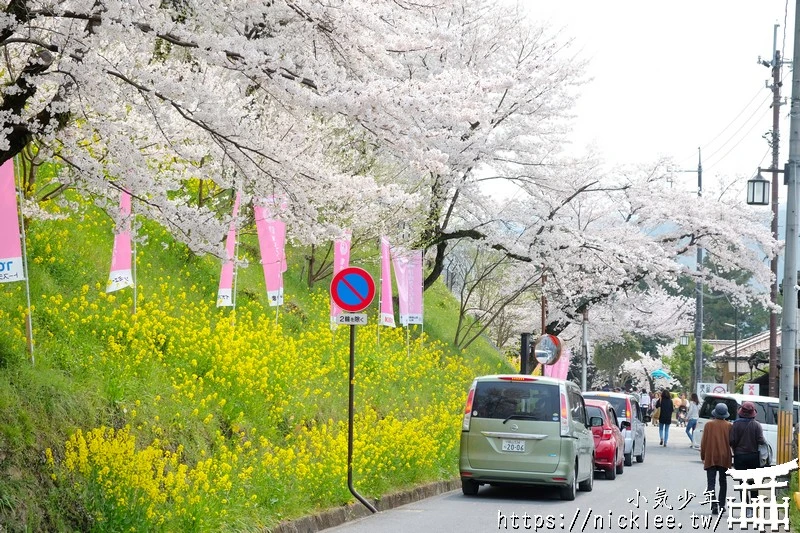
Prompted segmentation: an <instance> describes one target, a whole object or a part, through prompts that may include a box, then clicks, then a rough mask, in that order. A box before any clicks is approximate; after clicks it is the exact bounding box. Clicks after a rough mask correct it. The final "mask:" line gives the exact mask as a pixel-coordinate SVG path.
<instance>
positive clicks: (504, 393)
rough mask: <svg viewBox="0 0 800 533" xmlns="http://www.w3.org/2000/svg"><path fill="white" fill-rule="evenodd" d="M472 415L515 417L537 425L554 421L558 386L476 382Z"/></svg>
mask: <svg viewBox="0 0 800 533" xmlns="http://www.w3.org/2000/svg"><path fill="white" fill-rule="evenodd" d="M472 416H473V417H477V418H499V419H502V420H505V419H507V418H508V417H509V416H519V417H524V418H525V419H529V420H535V421H540V422H558V421H559V414H558V386H557V385H554V384H551V383H531V382H519V381H511V382H479V383H478V385H477V387H476V388H475V400H474V402H473V404H472Z"/></svg>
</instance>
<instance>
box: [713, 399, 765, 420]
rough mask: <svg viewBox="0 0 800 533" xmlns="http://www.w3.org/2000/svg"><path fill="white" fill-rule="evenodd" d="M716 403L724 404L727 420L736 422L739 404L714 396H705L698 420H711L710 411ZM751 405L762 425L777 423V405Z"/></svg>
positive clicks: (757, 403)
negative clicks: (726, 410)
mask: <svg viewBox="0 0 800 533" xmlns="http://www.w3.org/2000/svg"><path fill="white" fill-rule="evenodd" d="M718 403H724V404H725V405H727V406H728V413H729V414H730V416H729V417H728V420H736V419H737V418H739V416H738V415H737V414H736V412H737V411H738V410H739V404H738V403H737V402H736V400H734V399H732V398H718V397H716V396H706V397H705V398H704V399H703V405H701V406H700V418H711V411H713V410H714V407H716V406H717V404H718ZM753 405H755V406H756V420H758V421H759V422H761V423H762V424H777V423H778V422H777V420H778V418H777V417H778V406H777V405H773V404H769V403H762V402H753Z"/></svg>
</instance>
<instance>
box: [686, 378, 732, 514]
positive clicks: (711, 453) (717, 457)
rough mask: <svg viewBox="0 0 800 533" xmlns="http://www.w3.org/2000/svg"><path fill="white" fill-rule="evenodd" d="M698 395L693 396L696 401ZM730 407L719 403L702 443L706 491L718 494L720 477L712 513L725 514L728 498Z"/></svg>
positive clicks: (701, 457)
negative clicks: (727, 472)
mask: <svg viewBox="0 0 800 533" xmlns="http://www.w3.org/2000/svg"><path fill="white" fill-rule="evenodd" d="M695 396H696V395H695V394H693V395H692V399H694V397H695ZM728 416H730V413H729V412H728V406H727V405H725V404H724V403H722V402H720V403H718V404H717V405H716V406H715V407H714V409H713V410H712V411H711V417H712V420H709V421H708V422H707V423H706V425H705V428H704V429H703V438H702V439H701V441H700V460H701V461H703V468H704V469H705V471H706V482H707V483H706V491H708V492H711V493H712V494H716V493H715V491H714V489H715V488H716V484H717V481H716V478H717V477H719V493H718V494H716V495H717V496H719V499H717V498H716V497H712V498H711V500H712V503H711V513H712V514H718V513H724V512H725V502H726V501H727V500H726V498H727V496H728V478H727V477H725V472H726V471H727V470H728V469H729V468H730V467H731V459H732V455H731V446H730V434H731V423H730V422H728V420H727V419H728Z"/></svg>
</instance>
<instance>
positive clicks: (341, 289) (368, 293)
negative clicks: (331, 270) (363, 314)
mask: <svg viewBox="0 0 800 533" xmlns="http://www.w3.org/2000/svg"><path fill="white" fill-rule="evenodd" d="M331 298H332V299H333V303H335V304H336V305H338V306H339V307H340V308H341V309H342V310H343V311H347V312H349V313H357V312H359V311H363V310H364V309H366V308H367V307H368V306H369V304H370V303H371V302H372V299H373V298H375V281H374V280H373V279H372V276H370V275H369V272H367V271H366V270H364V269H363V268H358V267H348V268H343V269H342V270H340V271H339V273H338V274H336V275H335V276H334V277H333V281H331Z"/></svg>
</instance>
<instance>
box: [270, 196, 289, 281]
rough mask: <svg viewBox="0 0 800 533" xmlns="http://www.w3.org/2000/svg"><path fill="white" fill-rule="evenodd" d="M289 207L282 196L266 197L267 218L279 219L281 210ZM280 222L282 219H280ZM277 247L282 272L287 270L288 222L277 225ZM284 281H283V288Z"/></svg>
mask: <svg viewBox="0 0 800 533" xmlns="http://www.w3.org/2000/svg"><path fill="white" fill-rule="evenodd" d="M287 207H288V204H287V203H286V199H285V198H283V197H282V196H276V195H274V194H273V195H271V196H267V197H266V198H265V199H264V216H265V217H266V219H267V220H277V217H278V215H279V214H280V213H281V211H285V210H286V208H287ZM278 222H280V221H278ZM275 231H276V233H275V243H276V244H275V247H276V248H277V250H278V255H279V256H280V260H281V272H286V268H287V265H286V224H285V223H284V222H280V223H279V224H278V225H277V226H276V227H275ZM282 288H283V283H282V282H281V290H282Z"/></svg>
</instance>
